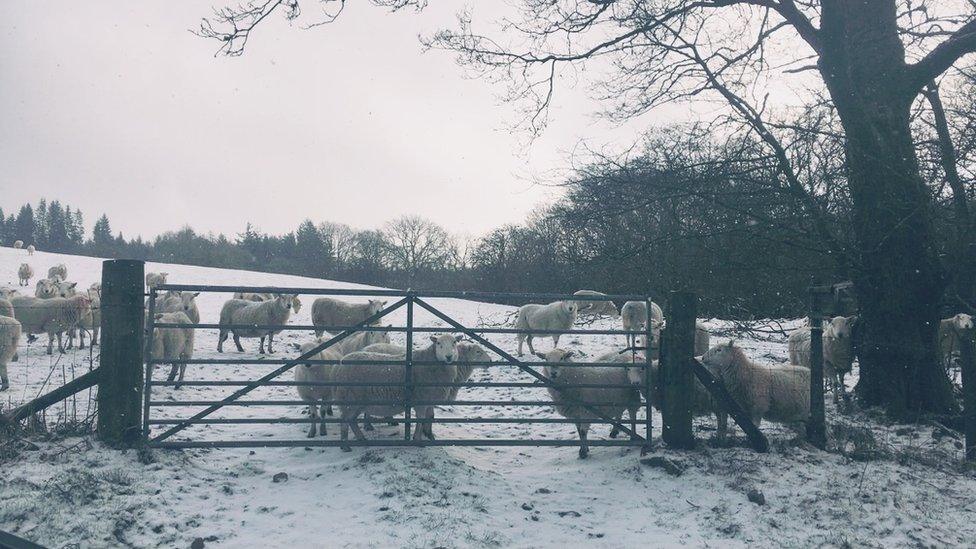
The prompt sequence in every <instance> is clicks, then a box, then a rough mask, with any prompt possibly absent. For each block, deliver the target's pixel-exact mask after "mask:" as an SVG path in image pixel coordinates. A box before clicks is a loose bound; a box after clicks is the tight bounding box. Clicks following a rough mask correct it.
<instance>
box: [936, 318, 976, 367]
mask: <svg viewBox="0 0 976 549" xmlns="http://www.w3.org/2000/svg"><path fill="white" fill-rule="evenodd" d="M972 331H973V317H972V316H970V315H967V314H966V313H959V314H957V315H955V316H951V317H949V318H944V319H942V321H940V322H939V355H940V356H941V358H942V365H943V366H944V367H945V368H946V369H947V370H948V369H949V368H950V367H951V366H952V363H953V360H954V359H955V358H956V356H957V355H959V354H960V353H961V352H962V340H963V338H967V337H972Z"/></svg>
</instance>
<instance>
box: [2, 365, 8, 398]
mask: <svg viewBox="0 0 976 549" xmlns="http://www.w3.org/2000/svg"><path fill="white" fill-rule="evenodd" d="M9 388H10V378H9V377H7V365H6V364H0V391H6V390H7V389H9Z"/></svg>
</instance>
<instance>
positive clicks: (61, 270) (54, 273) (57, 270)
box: [47, 263, 68, 281]
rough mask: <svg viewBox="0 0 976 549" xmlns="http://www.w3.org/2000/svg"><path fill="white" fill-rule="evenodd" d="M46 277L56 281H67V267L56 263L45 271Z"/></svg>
mask: <svg viewBox="0 0 976 549" xmlns="http://www.w3.org/2000/svg"><path fill="white" fill-rule="evenodd" d="M47 277H48V278H50V279H52V280H54V279H57V280H58V281H62V280H68V267H66V266H65V264H64V263H58V264H57V265H55V266H53V267H51V268H50V269H48V270H47Z"/></svg>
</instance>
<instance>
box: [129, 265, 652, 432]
mask: <svg viewBox="0 0 976 549" xmlns="http://www.w3.org/2000/svg"><path fill="white" fill-rule="evenodd" d="M167 291H184V292H220V293H224V294H226V295H227V297H228V298H230V297H231V295H232V294H233V293H235V292H249V293H270V294H275V293H281V294H298V295H302V296H310V297H319V296H335V297H340V298H342V297H346V298H387V300H388V301H387V302H388V303H389V302H391V301H392V303H391V304H389V305H387V306H385V308H383V309H382V310H381V311H379V312H378V313H376V314H374V315H372V316H371V317H369V318H367V319H365V320H364V321H363V322H361V323H359V324H357V325H354V326H314V325H299V324H285V325H256V324H255V325H251V324H247V325H223V326H221V325H220V324H213V323H205V322H201V323H197V324H190V325H184V324H165V323H159V322H157V320H156V318H155V315H154V312H155V311H156V302H157V299H158V298H159V297H161V294H162V293H163V292H167ZM432 298H454V299H463V300H484V301H493V302H504V303H512V302H519V301H521V302H526V301H533V302H543V303H548V302H552V301H557V300H572V301H576V302H588V301H610V300H613V301H617V302H618V303H619V302H623V301H644V302H646V303H647V305H648V311H649V310H650V299H649V298H648V297H647V296H642V295H607V296H576V295H563V294H542V293H524V294H513V293H494V292H413V291H400V290H350V289H322V288H282V287H245V286H209V285H183V284H168V285H161V286H158V287H157V288H155V289H153V290H150V292H149V299H148V303H147V313H148V314H147V326H146V330H147V342H151V341H152V339H153V334H154V332H155V331H156V330H158V329H165V328H176V327H182V328H187V327H192V328H193V329H194V330H218V329H228V330H231V331H233V330H234V329H240V330H243V329H247V330H251V331H254V330H268V331H269V332H272V331H273V332H276V333H277V332H289V331H305V332H312V331H313V330H325V331H326V332H327V333H328V334H335V335H334V336H332V337H331V338H330V337H328V336H324V337H323V338H322V342H321V343H320V344H319V345H317V346H316V347H315V348H313V349H311V350H309V351H308V352H306V353H303V354H300V355H299V356H296V357H294V358H273V357H271V356H267V355H265V356H266V357H267V358H260V359H257V358H245V357H238V356H235V355H236V353H234V352H231V353H225V354H224V355H223V356H220V357H219V358H194V359H188V360H177V361H173V360H169V359H166V360H154V359H152V358H151V356H150V351H149V348H150V346H151V345H150V344H149V343H147V346H146V347H147V349H146V360H145V364H146V367H145V387H144V410H143V433H144V436H145V437H146V443H147V445H148V446H150V447H155V448H194V447H196V448H199V447H210V448H217V447H268V446H302V447H305V446H345V445H348V446H452V445H454V446H579V445H580V444H581V441H580V440H578V439H573V438H560V439H552V438H543V437H541V436H540V437H527V438H518V437H512V438H491V434H492V433H488V432H486V431H485V432H484V436H480V435H481V432H479V436H475V437H466V438H438V439H437V440H426V439H425V440H413V438H412V436H411V433H412V431H413V430H415V429H418V428H420V427H422V426H423V424H424V423H433V424H575V423H578V422H585V423H588V424H592V425H612V426H613V427H614V428H615V430H619V432H620V433H622V434H623V435H624V436H623V438H621V439H594V440H588V441H587V444H588V445H590V446H645V445H647V444H648V441H650V440H651V433H652V413H651V403H650V402H649V401H648V400H649V399H648V398H647V397H649V396H650V395H652V394H653V393H652V388H651V376H649V375H645V376H643V377H644V380H645V386H644V387H643V390H642V391H641V392H642V393H643V395H645V396H644V397H643V398H642V399H641V401H640V406H641V407H642V408H643V409H644V411H645V415H644V418H643V420H642V425H643V429H642V430H641V429H638V430H634V429H632V428H631V427H628V423H629V422H625V421H623V418H622V417H620V418H615V417H607V416H605V415H604V414H603V413H602V412H601V411H600V410H599V409H597V408H596V407H595V406H598V405H600V404H603V403H600V402H592V401H588V402H585V403H579V402H576V404H580V405H581V406H582V407H583V408H584V409H586V410H587V412H589V414H588V417H586V418H563V417H558V418H557V417H540V416H538V415H533V414H532V413H531V412H532V411H533V410H536V411H538V410H540V409H542V410H546V411H548V410H549V409H550V407H551V406H552V404H553V403H552V401H551V399H549V398H548V396H549V395H548V393H546V397H547V398H545V399H538V398H531V399H519V398H507V399H497V400H495V399H477V400H465V399H464V398H463V396H464V393H463V392H462V393H461V395H460V397H459V398H458V400H435V401H429V400H428V401H419V400H413V399H412V393H413V391H414V390H415V389H416V388H417V387H445V388H447V387H459V388H506V389H513V390H514V391H515V392H516V394H517V393H529V392H532V390H538V389H548V388H553V389H555V390H557V391H562V390H563V388H564V387H565V386H562V385H561V384H560V383H559V382H557V381H554V380H552V379H549V378H548V377H547V376H546V375H545V373H544V372H543V370H541V368H542V367H544V366H550V365H551V366H559V367H560V368H573V367H586V366H599V367H606V368H625V367H627V365H628V364H627V363H607V362H572V363H566V362H558V363H547V362H525V361H523V360H521V359H519V358H517V357H515V356H513V354H511V353H510V352H509V351H508V350H506V349H504V348H502V347H500V346H498V345H497V344H495V343H493V342H492V341H490V340H489V337H490V336H492V335H501V334H505V335H514V334H520V333H526V334H528V333H531V335H533V336H546V335H554V334H560V335H565V336H570V335H580V336H598V335H613V336H621V338H620V339H621V341H623V340H624V337H623V336H627V335H634V336H638V335H640V336H644V337H645V338H646V339H645V341H647V342H651V341H653V338H652V336H651V326H650V323H649V322H647V323H645V330H644V331H642V332H629V331H624V330H601V329H571V330H568V331H558V332H555V331H545V330H534V331H531V332H528V331H524V330H519V329H515V328H500V327H481V326H467V325H465V324H464V323H462V322H459V321H457V320H455V319H454V318H452V317H451V316H450V315H448V314H446V313H445V312H443V311H441V310H440V309H438V308H437V307H435V306H433V305H432V304H431V303H430V302H429V301H428V300H429V299H432ZM401 310H402V311H405V316H406V322H405V323H404V325H402V326H392V325H388V326H378V325H376V324H377V323H378V322H379V321H381V320H382V319H383V318H384V317H387V316H388V315H390V314H391V313H394V312H396V311H401ZM418 312H419V313H423V314H424V315H427V316H430V317H433V318H434V319H436V320H437V321H439V322H441V323H443V325H442V326H432V325H423V323H421V324H418V323H417V322H416V318H417V316H418V315H417V313H418ZM363 331H369V332H398V333H404V334H405V339H406V354H405V355H403V356H402V358H401V357H400V356H397V355H390V359H389V360H384V361H368V362H365V361H364V362H349V361H346V362H344V363H345V364H369V365H373V366H376V367H383V366H402V367H403V372H404V376H403V379H402V380H395V381H391V382H383V383H380V382H376V383H366V382H362V381H357V382H350V383H338V382H320V381H319V382H297V381H294V379H293V378H292V377H288V378H282V376H283V375H285V374H289V373H291V372H292V370H293V368H295V367H298V366H299V365H303V364H338V363H340V362H341V361H336V360H316V359H312V358H311V357H313V356H316V355H318V353H319V352H321V351H322V350H324V349H328V348H332V347H334V346H336V345H338V344H339V343H340V342H341V341H343V340H344V339H345V338H347V337H350V336H351V335H353V334H355V333H357V332H363ZM444 332H447V333H455V334H463V335H464V336H466V337H467V338H469V339H471V340H472V341H474V342H476V343H478V344H480V345H481V346H483V347H484V349H485V350H486V351H487V352H488V353H489V355H490V356H493V358H492V360H490V361H487V362H471V363H467V364H468V365H469V366H473V367H475V371H477V369H478V368H487V369H497V368H500V367H514V368H517V369H518V371H520V372H522V373H523V374H524V375H522V376H520V377H521V379H520V380H517V381H497V380H493V381H472V380H466V381H463V382H454V383H417V382H415V380H414V371H415V368H419V367H425V366H433V365H436V364H438V363H437V362H422V361H415V360H414V358H413V354H414V352H415V349H414V348H413V343H414V341H417V338H418V337H420V336H421V335H427V334H432V333H444ZM309 339H311V334H310V337H309ZM621 347H623V346H622V345H621ZM547 348H548V347H547ZM197 349H198V350H197V351H195V354H199V352H200V345H199V344H198V345H197ZM280 349H281V351H282V352H283V351H284V349H285V347H283V346H282V347H280ZM621 352H627V353H633V356H632V360H643V361H645V364H646V365H647V366H648V368H649V366H650V361H651V353H649V352H645V353H644V356H643V357H641V356H640V355H637V354H636V353H635V350H634V349H633V348H629V349H626V350H624V351H621ZM174 363H176V364H186V365H188V366H189V368H188V372H190V373H193V374H199V373H200V372H205V371H213V369H214V368H226V367H229V366H236V367H241V366H255V365H259V366H268V367H271V368H272V369H271V371H269V372H267V373H265V374H264V375H262V376H260V377H258V378H256V379H219V380H199V379H197V378H198V377H199V376H198V375H194V376H193V377H191V378H189V379H190V380H189V381H183V382H179V381H175V380H174V381H164V380H154V379H153V370H154V366H156V365H163V364H167V365H172V364H174ZM496 371H497V370H496ZM177 385H180V386H183V387H188V388H201V389H204V390H206V389H213V390H214V391H213V392H219V391H220V390H221V388H223V390H228V389H233V388H236V390H233V392H232V393H231V394H229V395H227V396H224V397H223V398H203V399H193V400H178V399H175V395H176V394H177V392H176V391H173V390H169V391H164V390H163V388H165V387H173V386H177ZM299 385H306V386H317V387H333V388H335V387H339V386H355V387H364V386H369V387H384V386H386V387H397V388H399V389H401V390H402V394H403V395H404V397H403V399H402V400H394V401H383V402H378V401H376V400H369V401H362V402H357V401H346V402H337V401H332V402H321V403H319V404H322V405H329V404H331V405H332V406H338V407H340V408H341V407H342V406H343V405H349V406H355V405H367V404H368V405H383V406H395V407H397V408H399V409H402V416H403V417H402V418H396V419H395V421H397V422H401V423H402V425H403V436H402V437H399V436H398V437H396V438H389V437H387V438H372V439H367V440H355V439H350V440H348V441H345V442H342V441H340V440H337V439H333V438H297V437H296V438H294V439H291V438H289V439H273V440H267V439H266V438H267V436H268V434H267V433H264V436H263V437H260V438H255V437H242V436H239V435H241V434H242V433H240V432H235V433H234V435H233V436H231V437H227V438H218V439H205V438H200V437H199V435H197V434H196V431H199V429H195V428H196V427H199V426H203V428H204V429H209V428H210V426H217V425H255V426H257V425H262V424H265V425H266V424H283V425H282V429H283V430H288V429H291V428H293V427H292V425H293V424H306V425H308V424H310V423H313V422H314V423H323V424H336V425H337V426H338V424H340V423H341V422H342V420H341V419H339V418H338V417H337V416H336V417H334V418H321V419H317V418H313V417H300V416H299V414H298V413H297V412H298V409H299V408H298V407H302V406H307V405H309V404H311V403H310V402H306V401H303V400H298V397H297V395H296V394H295V393H294V392H293V391H294V387H297V386H299ZM275 387H282V388H285V390H291V391H292V393H291V394H292V395H293V396H292V398H281V399H277V398H276V399H260V400H258V399H246V398H244V397H246V396H247V395H248V394H249V393H252V392H253V391H255V390H257V389H260V388H275ZM572 387H573V388H574V389H576V388H593V389H616V388H633V387H634V386H633V385H630V384H626V385H619V384H618V385H612V384H589V385H572ZM198 392H199V390H198ZM536 392H537V391H536ZM167 393H168V394H167ZM563 395H564V396H565V397H566V398H567V399H569V400H570V402H572V400H571V397H570V396H569V395H566V394H564V393H563ZM163 396H166V397H168V398H159V397H163ZM605 404H611V403H605ZM613 404H619V403H613ZM415 406H451V407H452V408H453V409H454V410H461V411H465V410H473V409H483V408H484V407H488V406H498V407H504V409H506V410H511V411H512V412H511V414H509V415H506V416H505V417H482V416H467V415H462V416H461V417H443V418H438V417H434V418H431V419H421V418H415V417H412V411H413V408H414V407H415ZM232 407H235V408H236V407H252V408H263V407H278V408H281V409H283V412H282V413H281V414H275V415H273V416H254V415H248V416H247V417H223V418H214V417H212V416H213V415H214V414H215V413H216V412H217V411H219V410H222V409H228V408H232ZM163 409H166V410H167V411H172V410H175V409H178V410H183V409H192V410H194V413H188V414H187V415H186V416H175V417H174V416H172V415H170V414H168V413H167V414H164V415H165V416H166V417H163V418H160V417H154V412H156V414H155V415H160V410H163ZM363 419H364V420H365V418H363ZM384 421H386V420H384ZM637 431H643V432H637ZM288 432H291V431H288ZM332 432H333V433H334V432H335V430H332ZM178 433H182V435H181V437H179V438H176V437H174V435H177V434H178ZM374 436H375V435H374Z"/></svg>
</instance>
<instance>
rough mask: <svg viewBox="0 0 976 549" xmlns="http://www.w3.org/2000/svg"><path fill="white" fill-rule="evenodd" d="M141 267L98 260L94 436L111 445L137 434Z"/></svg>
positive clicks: (139, 427)
mask: <svg viewBox="0 0 976 549" xmlns="http://www.w3.org/2000/svg"><path fill="white" fill-rule="evenodd" d="M144 271H145V262H143V261H136V260H129V259H115V260H108V261H104V262H102V342H101V343H102V349H101V361H100V363H99V366H98V369H99V371H100V372H101V375H100V376H99V383H98V438H99V439H101V440H102V441H104V442H106V443H108V444H112V445H118V444H133V443H135V442H137V441H138V440H139V439H140V438H141V434H142V433H141V430H142V387H143V382H144V380H143V368H142V359H143V340H144V338H143V322H144V320H143V315H144V314H145V313H144V306H143V301H142V296H143V293H144V291H143V280H144V279H145V273H144Z"/></svg>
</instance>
